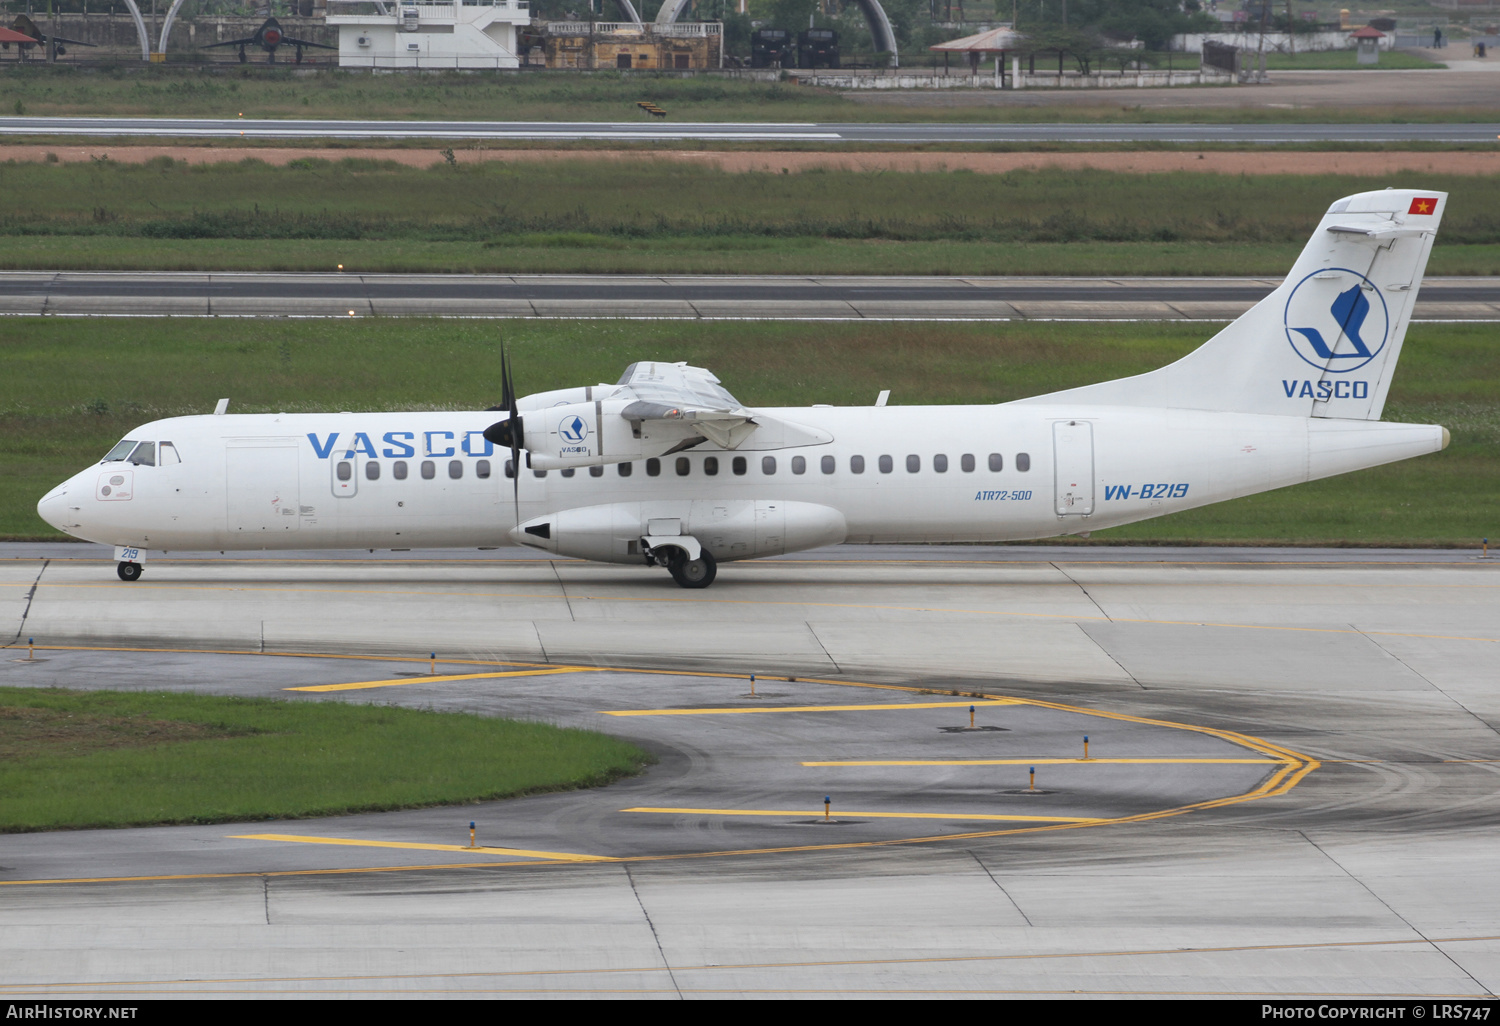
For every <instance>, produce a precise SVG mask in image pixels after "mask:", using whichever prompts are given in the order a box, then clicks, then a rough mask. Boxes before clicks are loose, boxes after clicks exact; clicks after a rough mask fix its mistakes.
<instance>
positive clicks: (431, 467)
mask: <svg viewBox="0 0 1500 1026" xmlns="http://www.w3.org/2000/svg"><path fill="white" fill-rule="evenodd" d="M789 462H790V463H791V470H792V473H793V474H805V473H807V457H805V456H793V457H792V458H791V460H790V461H789ZM986 462H987V466H988V467H989V469H990V470H991V471H993V472H995V473H999V472H1000V471H1002V470H1004V469H1005V457H1004V456H1002V455H1001V454H1000V453H998V452H992V453H990V455H989V459H988V460H987V461H986ZM875 466H876V468H877V469H878V470H879V471H880V473H882V474H889V473H892V472H893V471H895V469H896V461H895V459H894V457H891V456H877V457H876V458H875ZM977 466H978V463H977V461H976V460H975V458H974V454H973V453H967V452H966V453H964V454H963V455H962V456H960V457H959V458H958V468H959V470H961V471H963V472H964V473H966V474H972V473H973V472H974V470H975V469H976V468H977ZM615 468H616V470H617V471H618V473H619V475H620V476H621V477H629V476H630V475H631V474H633V473H634V472H635V464H633V463H616V464H615ZM948 468H949V463H948V457H947V456H946V455H945V454H943V453H938V454H937V455H935V456H933V457H932V469H933V470H934V471H936V472H937V473H939V474H946V473H947V472H948ZM1015 468H1016V470H1018V471H1020V472H1021V473H1025V472H1026V471H1028V470H1030V469H1031V454H1030V453H1024V452H1018V453H1016V459H1015ZM673 469H674V470H675V471H676V473H677V476H678V477H687V476H688V475H690V474H691V473H692V472H693V461H692V460H690V459H689V458H688V457H686V456H678V457H677V458H676V460H675V461H674V463H673ZM776 469H777V462H776V457H775V456H762V457H761V458H760V472H761V473H762V474H763V475H765V476H767V477H770V476H771V475H773V474H775V473H776ZM818 469H819V470H821V471H822V472H823V473H825V474H833V473H836V472H837V471H838V460H837V459H836V458H835V457H833V456H824V457H822V458H820V459H819V461H818ZM588 470H589V476H590V477H603V476H604V468H603V467H600V466H594V467H589V468H588ZM661 470H662V466H661V460H659V459H656V458H654V457H653V458H652V459H648V460H646V476H647V477H660V476H661ZM749 470H750V464H749V461H748V460H746V458H745V457H743V456H735V457H733V458H731V459H730V461H729V471H730V473H732V474H734V475H736V476H738V477H743V476H744V475H745V474H747V473H749ZM921 470H922V457H921V456H918V455H916V454H912V455H909V456H907V457H906V472H907V473H908V474H917V473H921ZM702 471H703V474H704V475H705V476H706V477H714V476H716V475H717V474H718V473H719V457H717V456H705V457H703V462H702ZM408 472H409V471H408V466H407V462H406V461H405V460H396V461H395V462H393V463H392V464H391V477H393V478H395V479H396V480H397V481H405V480H406V478H407V475H408ZM418 472H419V473H420V474H421V475H422V480H424V481H431V480H432V479H433V478H435V477H437V463H435V462H434V461H433V460H423V461H422V462H421V463H420V464H419V465H418ZM864 472H865V458H864V457H863V456H850V457H849V473H851V474H863V473H864ZM334 473H335V474H336V475H337V477H338V479H339V480H340V481H348V480H350V479H352V478H353V477H354V465H353V463H352V462H350V461H349V460H339V461H338V463H337V464H336V465H335V467H334ZM561 473H562V476H563V477H572V476H573V475H574V474H575V473H576V471H573V470H571V469H570V470H564V471H561ZM532 474H533V475H535V476H536V477H546V476H547V472H546V471H545V470H533V471H532ZM463 476H464V461H463V460H449V461H448V477H449V478H450V479H452V480H454V481H457V480H460V479H461V478H462V477H463ZM474 476H475V477H477V478H480V479H481V480H484V479H487V478H488V477H489V476H490V461H489V460H477V461H476V462H475V463H474ZM505 476H506V477H514V476H515V468H514V467H513V466H512V464H511V461H510V460H506V461H505ZM365 480H367V481H379V480H380V461H379V460H367V461H365Z"/></svg>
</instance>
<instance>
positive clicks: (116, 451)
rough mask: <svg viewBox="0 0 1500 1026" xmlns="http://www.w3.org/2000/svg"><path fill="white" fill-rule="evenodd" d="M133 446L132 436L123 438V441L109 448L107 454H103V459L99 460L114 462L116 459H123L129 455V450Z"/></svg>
mask: <svg viewBox="0 0 1500 1026" xmlns="http://www.w3.org/2000/svg"><path fill="white" fill-rule="evenodd" d="M134 448H135V440H134V439H132V438H127V439H125V441H123V442H121V443H120V444H119V445H117V446H115V447H114V448H113V449H111V450H109V455H107V456H105V457H104V459H102V460H100V461H99V462H101V463H114V462H116V461H118V460H123V459H124V458H125V457H126V456H129V455H130V450H131V449H134Z"/></svg>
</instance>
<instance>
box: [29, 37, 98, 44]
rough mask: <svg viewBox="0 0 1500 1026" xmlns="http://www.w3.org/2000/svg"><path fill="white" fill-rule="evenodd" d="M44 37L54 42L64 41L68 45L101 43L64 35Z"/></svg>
mask: <svg viewBox="0 0 1500 1026" xmlns="http://www.w3.org/2000/svg"><path fill="white" fill-rule="evenodd" d="M43 38H44V39H50V40H52V42H54V43H63V44H65V45H67V46H98V45H99V44H98V43H85V42H84V41H83V40H82V39H64V38H63V37H62V36H44V37H43Z"/></svg>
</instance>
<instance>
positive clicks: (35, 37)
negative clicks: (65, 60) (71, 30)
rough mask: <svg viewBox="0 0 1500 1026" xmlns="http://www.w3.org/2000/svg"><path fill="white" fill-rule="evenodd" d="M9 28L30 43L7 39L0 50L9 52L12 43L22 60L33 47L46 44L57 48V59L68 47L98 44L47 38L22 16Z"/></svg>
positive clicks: (45, 34) (2, 42)
mask: <svg viewBox="0 0 1500 1026" xmlns="http://www.w3.org/2000/svg"><path fill="white" fill-rule="evenodd" d="M10 28H11V31H12V32H18V33H20V34H21V35H23V36H26V37H27V38H28V39H29V40H30V42H22V41H20V40H18V39H16V40H11V39H7V40H3V41H0V48H4V49H6V50H9V49H10V44H11V43H12V42H14V43H15V44H16V47H17V48H18V49H19V50H20V51H21V56H22V58H24V57H25V56H26V55H27V54H29V53H30V52H31V51H32V49H33V48H34V47H37V46H44V45H46V44H47V43H52V44H54V45H55V46H56V47H57V50H56V51H55V52H56V53H57V56H59V57H61V56H62V55H63V54H65V53H67V52H68V47H70V46H98V45H99V44H98V43H85V42H84V41H83V40H82V39H64V38H63V37H62V36H49V35H48V34H47V33H45V32H43V31H42V30H41V29H39V28H37V24H36V22H34V21H32V20H31V19H30V18H28V17H26V15H24V14H21V15H17V17H16V20H15V21H13V22H11V26H10Z"/></svg>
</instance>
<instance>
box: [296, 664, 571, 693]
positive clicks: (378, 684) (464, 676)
mask: <svg viewBox="0 0 1500 1026" xmlns="http://www.w3.org/2000/svg"><path fill="white" fill-rule="evenodd" d="M587 669H590V667H587V666H555V667H548V668H546V669H541V670H501V671H499V672H496V673H450V674H447V675H439V676H429V675H426V674H421V675H418V676H414V677H400V678H397V679H396V680H361V681H355V682H354V683H353V684H309V685H307V686H305V687H300V688H283V689H282V690H283V691H364V690H366V689H367V688H399V687H402V686H404V685H407V684H442V683H446V682H449V681H455V680H490V679H493V678H495V677H548V676H551V675H553V674H558V673H581V672H583V671H584V670H587Z"/></svg>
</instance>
